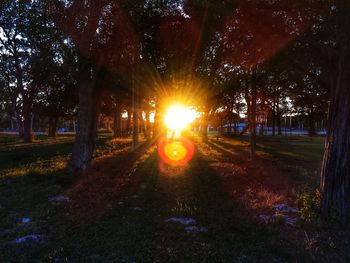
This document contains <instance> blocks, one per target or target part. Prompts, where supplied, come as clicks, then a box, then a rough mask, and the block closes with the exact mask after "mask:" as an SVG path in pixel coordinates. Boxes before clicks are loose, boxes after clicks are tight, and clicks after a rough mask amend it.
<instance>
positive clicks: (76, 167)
mask: <svg viewBox="0 0 350 263" xmlns="http://www.w3.org/2000/svg"><path fill="white" fill-rule="evenodd" d="M98 105H99V96H98V95H97V94H96V92H95V89H94V84H93V83H92V82H86V80H85V82H82V83H81V84H80V87H79V113H78V121H77V122H78V126H77V133H76V136H75V143H74V147H73V153H72V156H71V159H70V161H69V163H68V169H69V171H70V172H71V173H73V174H77V175H79V174H83V173H85V172H86V171H87V169H89V168H90V166H91V160H92V157H93V151H94V146H95V137H96V130H97V129H96V128H97V117H98Z"/></svg>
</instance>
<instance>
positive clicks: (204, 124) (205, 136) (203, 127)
mask: <svg viewBox="0 0 350 263" xmlns="http://www.w3.org/2000/svg"><path fill="white" fill-rule="evenodd" d="M208 125H209V110H208V108H207V107H206V108H205V111H204V115H203V116H202V123H201V135H202V140H203V141H204V142H207V141H208Z"/></svg>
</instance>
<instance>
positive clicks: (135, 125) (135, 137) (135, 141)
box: [132, 80, 139, 150]
mask: <svg viewBox="0 0 350 263" xmlns="http://www.w3.org/2000/svg"><path fill="white" fill-rule="evenodd" d="M132 82H133V83H132V108H133V109H132V149H133V150H135V149H136V148H137V147H138V146H139V103H138V89H137V88H135V84H134V80H132Z"/></svg>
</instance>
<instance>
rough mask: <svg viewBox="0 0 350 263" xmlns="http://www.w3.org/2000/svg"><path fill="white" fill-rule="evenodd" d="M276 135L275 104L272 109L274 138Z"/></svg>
mask: <svg viewBox="0 0 350 263" xmlns="http://www.w3.org/2000/svg"><path fill="white" fill-rule="evenodd" d="M275 135H276V104H275V102H273V109H272V136H275Z"/></svg>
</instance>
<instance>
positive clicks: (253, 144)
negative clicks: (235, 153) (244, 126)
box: [249, 72, 257, 159]
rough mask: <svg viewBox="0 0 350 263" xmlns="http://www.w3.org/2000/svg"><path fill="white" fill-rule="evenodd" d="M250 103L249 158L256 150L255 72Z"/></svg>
mask: <svg viewBox="0 0 350 263" xmlns="http://www.w3.org/2000/svg"><path fill="white" fill-rule="evenodd" d="M250 85H251V91H250V92H251V105H250V110H249V139H250V158H251V159H254V158H255V152H256V101H257V87H256V82H255V73H254V72H253V73H252V76H251V83H250Z"/></svg>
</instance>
